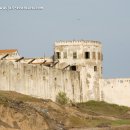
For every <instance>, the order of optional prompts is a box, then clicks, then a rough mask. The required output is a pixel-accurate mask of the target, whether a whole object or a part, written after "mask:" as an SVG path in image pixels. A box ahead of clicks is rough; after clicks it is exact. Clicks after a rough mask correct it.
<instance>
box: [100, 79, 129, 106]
mask: <svg viewBox="0 0 130 130" xmlns="http://www.w3.org/2000/svg"><path fill="white" fill-rule="evenodd" d="M100 100H103V101H106V102H108V103H114V104H118V105H124V106H129V107H130V78H126V79H125V78H124V79H121V78H120V79H100Z"/></svg>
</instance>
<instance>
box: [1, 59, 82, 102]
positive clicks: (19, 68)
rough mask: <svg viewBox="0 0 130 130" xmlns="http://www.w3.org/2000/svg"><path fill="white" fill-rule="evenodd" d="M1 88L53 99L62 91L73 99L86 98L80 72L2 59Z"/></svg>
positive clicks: (77, 100) (78, 100)
mask: <svg viewBox="0 0 130 130" xmlns="http://www.w3.org/2000/svg"><path fill="white" fill-rule="evenodd" d="M0 89H1V90H11V91H16V92H20V93H23V94H27V95H32V96H35V97H40V98H44V99H52V100H55V98H56V95H57V94H58V93H59V92H60V91H62V92H65V93H66V94H67V96H68V97H69V98H70V99H71V100H72V101H76V102H80V101H83V100H84V99H82V86H81V82H80V73H79V72H76V71H75V72H74V71H67V70H58V69H53V68H49V67H45V66H41V65H28V64H24V63H17V62H11V61H6V60H5V61H0Z"/></svg>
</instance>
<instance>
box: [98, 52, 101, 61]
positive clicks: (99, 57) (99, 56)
mask: <svg viewBox="0 0 130 130" xmlns="http://www.w3.org/2000/svg"><path fill="white" fill-rule="evenodd" d="M100 59H101V55H100V52H98V60H100Z"/></svg>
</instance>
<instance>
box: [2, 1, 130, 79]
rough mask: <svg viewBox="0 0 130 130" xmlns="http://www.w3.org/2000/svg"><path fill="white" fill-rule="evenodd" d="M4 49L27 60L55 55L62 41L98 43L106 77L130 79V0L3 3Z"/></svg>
mask: <svg viewBox="0 0 130 130" xmlns="http://www.w3.org/2000/svg"><path fill="white" fill-rule="evenodd" d="M30 6H33V7H35V8H36V7H43V8H44V9H43V10H16V9H15V10H8V11H7V10H2V9H1V10H0V49H10V48H16V49H18V50H19V52H20V54H21V55H22V56H24V57H42V56H43V55H44V53H45V54H46V56H51V55H52V54H53V47H54V42H55V41H58V40H74V39H75V40H81V39H84V40H98V41H100V42H102V45H103V54H104V61H103V68H104V73H103V75H104V77H105V78H112V77H115V78H116V77H130V58H129V57H130V51H129V50H130V0H8V1H7V0H6V1H5V0H0V7H1V8H3V7H30Z"/></svg>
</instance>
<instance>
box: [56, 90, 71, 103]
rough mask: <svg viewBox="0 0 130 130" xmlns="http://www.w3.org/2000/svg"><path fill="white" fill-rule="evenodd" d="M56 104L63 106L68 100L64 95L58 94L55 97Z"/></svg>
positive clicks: (62, 93)
mask: <svg viewBox="0 0 130 130" xmlns="http://www.w3.org/2000/svg"><path fill="white" fill-rule="evenodd" d="M56 102H57V103H59V104H61V105H65V104H67V103H68V102H69V98H68V97H67V96H66V93H64V92H59V93H58V95H57V96H56Z"/></svg>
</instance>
